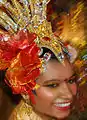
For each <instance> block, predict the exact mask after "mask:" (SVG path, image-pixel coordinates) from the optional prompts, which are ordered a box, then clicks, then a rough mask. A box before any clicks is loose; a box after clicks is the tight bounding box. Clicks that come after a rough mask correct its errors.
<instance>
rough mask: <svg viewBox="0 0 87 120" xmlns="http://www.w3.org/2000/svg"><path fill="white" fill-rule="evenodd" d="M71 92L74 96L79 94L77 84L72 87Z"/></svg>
mask: <svg viewBox="0 0 87 120" xmlns="http://www.w3.org/2000/svg"><path fill="white" fill-rule="evenodd" d="M70 88H71V91H72V93H73V95H76V93H77V85H76V84H75V83H73V84H71V85H70Z"/></svg>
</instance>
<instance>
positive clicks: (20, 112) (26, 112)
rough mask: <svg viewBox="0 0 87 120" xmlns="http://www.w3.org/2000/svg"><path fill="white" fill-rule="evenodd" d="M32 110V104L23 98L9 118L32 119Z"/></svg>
mask: <svg viewBox="0 0 87 120" xmlns="http://www.w3.org/2000/svg"><path fill="white" fill-rule="evenodd" d="M31 112H32V108H31V106H29V105H28V104H27V103H25V102H24V101H23V100H22V101H21V102H20V103H19V105H18V106H17V107H16V108H15V109H14V110H13V112H12V114H11V116H10V118H9V120H30V114H31Z"/></svg>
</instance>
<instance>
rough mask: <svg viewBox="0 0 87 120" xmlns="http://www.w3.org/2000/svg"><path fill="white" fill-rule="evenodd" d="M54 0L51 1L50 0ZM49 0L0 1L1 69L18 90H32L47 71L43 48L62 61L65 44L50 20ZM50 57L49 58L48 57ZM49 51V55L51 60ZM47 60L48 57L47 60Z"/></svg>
mask: <svg viewBox="0 0 87 120" xmlns="http://www.w3.org/2000/svg"><path fill="white" fill-rule="evenodd" d="M49 1H50V0H49ZM49 1H48V0H20V1H18V0H9V1H7V0H0V26H1V29H0V69H2V70H3V69H6V68H8V69H7V71H6V78H7V80H6V81H7V83H8V84H9V85H10V86H11V87H12V89H13V91H14V93H28V94H30V93H31V90H32V89H33V88H35V87H36V86H35V85H36V83H35V79H36V78H37V77H38V76H39V74H40V73H41V71H43V64H44V60H43V59H41V58H39V53H40V52H41V49H40V48H41V47H46V48H49V49H50V50H51V51H52V52H53V53H54V54H55V56H56V57H57V58H58V60H59V61H60V62H62V63H63V61H64V55H63V52H62V44H61V43H60V42H59V38H58V37H56V36H55V35H54V34H53V32H52V28H51V23H50V22H48V21H47V19H46V9H47V4H48V3H49ZM47 56H48V57H47ZM49 57H50V55H49V54H46V56H45V58H46V59H47V60H48V59H49ZM45 61H46V60H45Z"/></svg>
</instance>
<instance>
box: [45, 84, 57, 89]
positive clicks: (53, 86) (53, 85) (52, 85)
mask: <svg viewBox="0 0 87 120" xmlns="http://www.w3.org/2000/svg"><path fill="white" fill-rule="evenodd" d="M45 86H46V87H49V88H56V87H58V86H59V84H58V83H52V84H48V85H45Z"/></svg>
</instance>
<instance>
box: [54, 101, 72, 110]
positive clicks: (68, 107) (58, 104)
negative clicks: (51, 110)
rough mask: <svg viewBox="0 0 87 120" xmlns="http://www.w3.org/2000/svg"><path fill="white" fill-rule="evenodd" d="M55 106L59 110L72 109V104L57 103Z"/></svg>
mask: <svg viewBox="0 0 87 120" xmlns="http://www.w3.org/2000/svg"><path fill="white" fill-rule="evenodd" d="M54 106H55V107H56V108H57V109H59V110H68V109H70V106H71V102H67V103H55V104H54Z"/></svg>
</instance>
